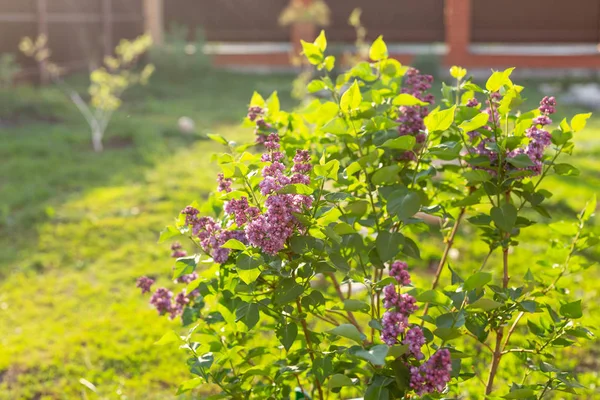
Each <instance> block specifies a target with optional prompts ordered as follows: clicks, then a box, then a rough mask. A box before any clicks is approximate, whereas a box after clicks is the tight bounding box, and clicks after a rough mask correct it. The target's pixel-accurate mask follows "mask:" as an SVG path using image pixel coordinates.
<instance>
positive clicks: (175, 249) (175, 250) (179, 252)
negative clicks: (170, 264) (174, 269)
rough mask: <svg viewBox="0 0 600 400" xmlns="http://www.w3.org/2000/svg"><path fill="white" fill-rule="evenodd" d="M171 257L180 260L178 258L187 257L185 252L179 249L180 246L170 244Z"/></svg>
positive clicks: (177, 243)
mask: <svg viewBox="0 0 600 400" xmlns="http://www.w3.org/2000/svg"><path fill="white" fill-rule="evenodd" d="M171 251H172V252H171V257H173V258H180V257H185V256H187V251H185V250H183V248H182V247H181V244H180V243H179V242H173V244H171Z"/></svg>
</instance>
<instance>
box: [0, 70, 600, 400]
mask: <svg viewBox="0 0 600 400" xmlns="http://www.w3.org/2000/svg"><path fill="white" fill-rule="evenodd" d="M290 87H291V84H290V77H289V76H269V77H267V76H244V75H240V74H233V73H230V74H228V73H217V72H203V73H201V74H198V76H197V77H195V78H193V79H189V80H179V83H176V84H169V83H167V82H166V80H165V79H163V78H161V77H156V79H155V80H154V82H153V83H152V84H151V85H150V86H149V87H146V88H139V89H135V90H132V91H131V92H129V93H128V96H127V99H126V101H125V104H126V106H125V107H124V108H123V109H122V110H120V111H119V112H118V113H117V114H116V115H115V118H114V120H113V122H112V123H111V125H110V126H109V132H108V136H107V137H106V139H105V143H106V147H107V149H106V151H105V152H103V153H101V154H96V153H94V152H93V151H92V150H91V143H90V135H89V132H88V130H87V127H86V125H85V123H84V121H83V119H82V117H81V116H80V115H78V114H77V112H76V111H75V110H74V108H73V107H72V106H71V105H70V104H69V103H68V101H67V100H65V99H64V98H63V96H62V95H61V93H60V92H59V91H58V90H56V89H54V88H52V87H50V88H45V89H43V90H41V91H37V90H34V89H31V88H20V89H18V90H13V91H9V92H4V93H1V94H0V160H2V161H1V162H0V399H21V398H25V399H29V398H35V399H44V398H47V399H65V398H80V397H82V398H90V399H91V398H106V399H116V398H119V399H165V398H171V397H174V393H175V390H176V388H177V385H178V383H179V382H181V381H183V380H186V379H188V378H189V375H188V372H187V369H186V368H185V363H184V355H183V354H182V353H179V352H177V349H175V348H172V347H168V346H167V347H156V346H153V342H155V341H156V340H157V339H158V338H160V337H161V336H162V335H163V334H164V333H165V332H166V331H167V330H169V329H171V328H173V327H177V326H178V322H176V321H175V322H170V321H168V320H167V319H166V318H158V317H157V315H156V312H155V311H154V310H152V309H150V307H149V306H148V305H147V300H148V299H147V297H142V296H141V295H140V294H139V291H138V290H137V289H135V280H136V278H137V277H138V276H140V275H144V274H155V273H157V272H158V273H160V272H163V273H164V275H162V276H161V277H160V278H159V281H160V282H161V283H167V282H168V276H167V272H168V270H169V268H170V267H171V265H170V259H169V257H168V254H169V250H168V247H167V245H157V244H156V240H157V238H158V231H160V229H162V227H163V226H165V225H167V224H169V223H170V222H171V221H172V219H173V218H174V217H175V216H176V214H177V212H178V211H179V210H180V209H181V208H183V206H185V205H187V204H188V203H190V202H191V201H193V200H199V201H201V200H202V198H204V197H205V196H206V195H207V193H208V191H210V190H213V189H214V188H215V173H216V166H215V165H213V164H211V162H210V155H211V154H212V153H213V152H215V151H219V150H220V149H221V146H220V145H218V144H216V143H215V142H212V141H206V140H201V134H204V133H208V132H215V133H220V134H222V135H224V136H226V137H227V138H230V139H234V140H237V141H239V142H243V141H250V140H252V132H251V131H250V130H248V129H242V128H239V126H238V125H239V122H241V120H242V117H243V116H244V115H245V112H246V104H247V102H248V100H249V98H250V95H251V94H252V91H253V90H258V91H259V92H261V93H263V94H268V93H270V92H271V91H273V90H279V93H280V97H281V98H282V100H283V105H284V107H288V108H289V107H291V106H292V105H293V103H292V101H291V100H290V98H289V89H290ZM531 97H532V99H534V98H536V97H537V94H535V93H532V96H531ZM559 100H560V97H559ZM566 111H568V112H576V110H573V109H569V110H566ZM181 116H188V117H191V118H193V119H194V120H195V121H196V124H197V131H198V132H197V134H196V135H184V134H181V133H179V131H178V130H177V119H178V118H179V117H181ZM577 135H578V137H577V141H578V142H579V143H580V144H581V146H579V148H577V150H576V152H575V155H574V156H573V157H572V158H573V160H571V163H572V164H574V165H576V166H578V167H579V168H580V169H581V171H582V175H581V176H580V177H578V178H577V179H571V180H569V181H568V182H567V181H566V180H564V179H560V178H554V177H553V178H551V179H549V180H548V181H547V182H546V184H545V185H546V186H547V187H552V189H553V191H554V192H555V196H554V198H553V199H552V200H553V202H554V204H556V206H555V208H556V209H557V210H558V212H559V214H560V215H561V216H562V217H564V218H572V217H573V216H574V215H575V212H576V210H579V209H580V208H581V207H583V205H584V204H585V202H586V201H587V200H588V199H589V198H590V197H591V196H592V195H593V194H594V193H595V192H597V191H598V188H600V118H596V119H593V120H592V121H591V122H590V124H589V128H588V129H587V130H586V131H585V132H583V133H581V134H577ZM597 223H598V218H596V224H597ZM469 229H472V227H469V226H468V225H466V226H465V227H464V230H465V231H468V230H469ZM526 235H527V237H528V238H529V239H531V242H529V243H527V245H526V246H523V247H520V248H518V249H517V250H516V251H515V254H514V255H512V256H511V257H514V258H513V259H514V260H515V268H516V270H517V272H515V273H514V274H515V276H516V275H518V274H519V273H520V272H522V273H524V272H525V271H526V270H527V268H531V269H532V271H534V272H535V273H539V274H545V273H547V272H548V271H545V270H544V268H546V267H544V266H541V265H538V264H536V262H535V261H536V260H538V259H542V258H544V256H545V254H546V253H547V247H548V244H549V241H548V239H549V236H548V229H547V228H546V227H544V226H542V225H539V226H536V227H533V228H531V229H530V230H529V231H527V233H526ZM523 241H525V240H523ZM423 246H424V247H423V261H422V262H420V263H418V264H417V265H415V268H417V269H420V270H421V271H422V272H423V273H422V274H421V275H424V276H426V271H429V270H428V269H427V268H428V265H429V262H430V261H432V260H434V259H435V258H439V255H440V253H441V249H440V248H441V245H440V242H432V241H431V240H430V241H429V242H428V243H427V244H424V245H423ZM457 249H458V250H459V253H458V255H457V258H456V259H454V260H453V261H452V264H453V266H455V267H456V268H457V269H458V270H465V271H468V270H470V269H472V268H473V266H474V265H475V264H477V262H478V260H479V259H480V258H481V255H482V253H483V252H484V251H485V249H484V245H483V244H481V243H475V244H474V243H472V242H468V241H466V240H462V241H459V242H458V243H457ZM588 255H589V256H590V257H592V258H598V257H599V253H598V252H595V253H590V254H588ZM496 261H497V260H495V259H492V260H491V262H490V264H489V265H490V268H491V269H492V270H493V269H494V268H495V267H496V266H499V264H498V263H497V262H496ZM599 276H600V274H599V272H598V270H597V268H596V267H592V268H590V269H588V270H586V271H584V272H583V274H580V275H577V276H575V277H568V278H567V279H566V281H565V282H569V284H570V286H569V287H570V288H571V290H572V291H573V295H574V296H576V297H579V298H584V304H586V312H587V314H586V317H585V318H586V321H587V322H591V324H592V325H594V323H595V321H598V320H599V319H600V309H598V307H595V302H597V300H598V298H599V295H598V290H599V289H598V284H597V282H598V280H597V279H598V277H599ZM445 278H448V277H446V276H445ZM598 356H600V349H599V348H598V346H595V347H594V348H593V349H591V350H590V349H589V348H588V349H585V351H584V352H581V351H580V352H577V350H575V353H573V357H571V358H569V359H566V360H564V361H561V362H563V363H569V364H572V365H579V366H578V371H579V372H580V373H581V376H580V378H581V381H582V382H583V383H584V384H586V385H588V386H591V385H593V384H594V382H596V381H598V375H597V372H596V371H597V370H598V367H599V364H598V362H597V358H598ZM505 359H506V360H507V362H508V363H510V360H509V357H506V358H505ZM503 362H504V361H503ZM82 379H83V380H85V381H83V382H84V383H85V382H86V381H87V382H90V383H91V384H93V385H94V386H95V388H96V392H97V394H94V392H93V391H92V390H90V389H89V388H88V387H86V386H85V385H84V384H83V383H81V382H80V380H82ZM209 389H210V388H206V389H205V390H209ZM592 389H593V388H592ZM590 393H592V392H590ZM590 398H591V397H590Z"/></svg>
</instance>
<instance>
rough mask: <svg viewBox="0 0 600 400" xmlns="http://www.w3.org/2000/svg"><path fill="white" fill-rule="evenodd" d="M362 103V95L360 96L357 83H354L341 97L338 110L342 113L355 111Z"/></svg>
mask: <svg viewBox="0 0 600 400" xmlns="http://www.w3.org/2000/svg"><path fill="white" fill-rule="evenodd" d="M361 102H362V95H361V94H360V88H359V87H358V81H354V82H353V83H352V86H350V88H348V90H346V91H345V92H344V94H343V95H342V99H341V100H340V108H341V110H342V111H343V112H346V113H348V112H350V111H352V110H355V109H357V108H358V107H359V106H360V103H361Z"/></svg>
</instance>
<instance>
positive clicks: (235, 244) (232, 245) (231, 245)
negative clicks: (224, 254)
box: [221, 239, 246, 251]
mask: <svg viewBox="0 0 600 400" xmlns="http://www.w3.org/2000/svg"><path fill="white" fill-rule="evenodd" d="M221 247H222V248H225V249H232V250H242V251H243V250H246V245H245V244H244V243H242V242H240V241H239V240H237V239H229V240H228V241H226V242H225V243H223V245H222V246H221Z"/></svg>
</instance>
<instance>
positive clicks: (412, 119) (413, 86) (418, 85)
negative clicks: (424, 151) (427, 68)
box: [396, 68, 434, 160]
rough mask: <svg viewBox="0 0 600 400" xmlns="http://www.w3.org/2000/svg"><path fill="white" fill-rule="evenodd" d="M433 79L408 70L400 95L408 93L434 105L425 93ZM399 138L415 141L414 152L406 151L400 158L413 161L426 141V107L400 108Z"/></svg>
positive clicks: (432, 99) (430, 95) (427, 110)
mask: <svg viewBox="0 0 600 400" xmlns="http://www.w3.org/2000/svg"><path fill="white" fill-rule="evenodd" d="M432 82H433V77H432V76H431V75H422V74H421V73H419V70H417V69H415V68H410V69H409V70H408V71H407V72H406V74H405V75H404V80H403V87H402V90H401V93H408V94H411V95H413V96H415V97H416V98H418V99H419V100H421V101H424V102H427V103H429V104H433V103H434V97H433V95H432V94H431V93H427V91H428V90H429V89H431V84H432ZM398 112H399V116H398V120H397V121H396V122H398V123H399V124H400V126H398V133H399V136H406V135H412V136H414V137H415V139H416V141H417V146H416V148H415V150H414V151H407V152H405V153H403V154H402V155H401V156H400V159H401V160H415V159H416V156H415V151H418V149H419V148H421V147H422V146H423V145H424V143H425V140H426V139H427V136H426V134H425V133H424V130H425V123H424V122H423V120H424V118H425V117H426V116H427V115H428V114H429V108H428V107H427V106H401V107H400V108H399V110H398Z"/></svg>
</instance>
